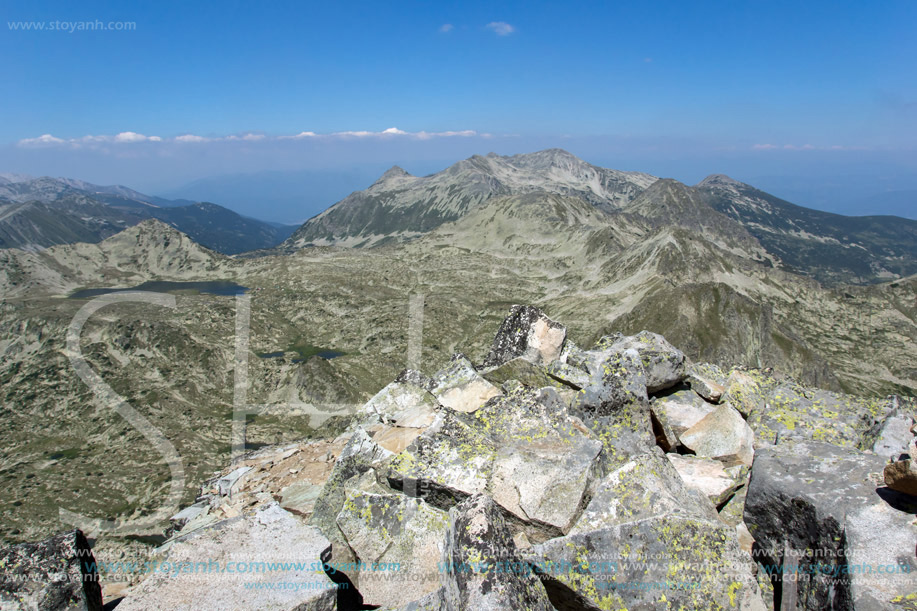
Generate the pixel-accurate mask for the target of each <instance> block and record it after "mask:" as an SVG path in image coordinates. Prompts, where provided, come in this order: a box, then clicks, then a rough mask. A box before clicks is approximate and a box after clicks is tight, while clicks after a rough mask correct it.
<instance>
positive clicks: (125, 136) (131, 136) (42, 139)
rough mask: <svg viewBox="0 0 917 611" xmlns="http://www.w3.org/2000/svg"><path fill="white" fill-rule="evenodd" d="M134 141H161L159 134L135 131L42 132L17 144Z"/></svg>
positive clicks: (61, 144)
mask: <svg viewBox="0 0 917 611" xmlns="http://www.w3.org/2000/svg"><path fill="white" fill-rule="evenodd" d="M134 142H162V138H160V137H159V136H145V135H143V134H138V133H137V132H121V133H119V134H115V135H114V136H107V135H104V136H92V135H90V136H83V137H82V138H70V139H67V140H65V139H63V138H56V137H54V136H52V135H51V134H44V135H43V136H39V137H38V138H25V139H23V140H20V141H19V146H42V145H46V146H64V145H67V146H72V147H74V148H79V147H80V146H83V145H95V144H105V143H117V144H125V143H128V144H129V143H134Z"/></svg>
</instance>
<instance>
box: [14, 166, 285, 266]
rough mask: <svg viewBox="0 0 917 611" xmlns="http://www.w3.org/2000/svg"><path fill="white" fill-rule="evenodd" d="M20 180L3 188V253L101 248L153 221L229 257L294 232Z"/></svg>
mask: <svg viewBox="0 0 917 611" xmlns="http://www.w3.org/2000/svg"><path fill="white" fill-rule="evenodd" d="M19 178H21V180H10V179H5V182H0V248H10V247H13V248H21V249H25V250H40V249H42V248H47V247H49V246H54V245H56V244H68V243H76V242H99V241H101V240H103V239H105V238H107V237H109V236H112V235H114V234H116V233H118V232H119V231H121V230H123V229H125V228H126V227H129V226H132V225H135V224H137V223H139V222H141V221H143V220H145V219H149V218H158V219H160V220H162V221H163V222H166V223H169V224H171V225H173V226H175V227H177V228H179V229H181V230H182V231H184V232H186V233H188V234H189V235H191V236H193V237H194V238H195V239H196V240H197V241H199V242H201V243H203V244H205V245H207V246H210V247H212V248H214V249H216V250H219V251H220V252H223V253H226V254H237V253H240V252H244V251H251V250H258V249H263V248H269V247H272V246H275V245H276V244H278V243H280V242H281V241H283V240H284V239H285V238H286V237H288V236H289V235H290V234H291V233H292V231H293V228H292V227H287V226H277V225H275V224H271V223H265V222H263V221H260V220H257V219H252V218H247V217H243V216H241V215H239V214H237V213H235V212H233V211H231V210H229V209H227V208H224V207H222V206H218V205H216V204H212V203H209V202H187V201H184V200H174V201H172V200H165V199H162V198H159V197H153V196H148V195H144V194H142V193H139V192H137V191H134V190H133V189H129V188H128V187H124V186H121V185H114V186H107V187H105V186H99V185H93V184H91V183H88V182H85V181H82V180H77V179H70V178H50V177H39V178H32V177H22V176H20V177H19Z"/></svg>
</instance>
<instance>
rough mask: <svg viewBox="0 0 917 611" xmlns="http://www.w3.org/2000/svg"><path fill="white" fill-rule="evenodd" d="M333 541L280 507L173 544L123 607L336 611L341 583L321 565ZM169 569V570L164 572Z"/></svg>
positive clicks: (127, 610) (137, 610)
mask: <svg viewBox="0 0 917 611" xmlns="http://www.w3.org/2000/svg"><path fill="white" fill-rule="evenodd" d="M329 545H330V542H329V541H328V539H326V538H325V537H324V536H323V535H322V534H321V533H320V532H319V531H318V529H317V528H315V527H312V526H306V525H305V524H303V523H302V522H301V521H300V520H298V519H297V518H296V517H294V516H293V515H292V514H290V513H288V512H286V511H284V510H283V509H281V508H280V506H278V505H276V504H272V505H268V506H265V507H263V508H262V509H260V510H259V511H258V512H257V513H255V514H254V515H249V516H244V517H240V518H236V519H232V520H226V521H224V522H220V523H218V524H216V525H214V526H212V527H209V528H205V529H202V530H200V531H197V532H195V533H194V534H192V535H190V536H188V537H187V538H185V539H183V540H180V541H176V542H174V543H173V544H172V545H171V546H170V547H169V549H168V551H167V553H166V555H165V557H164V558H163V559H162V560H161V561H160V564H159V567H161V568H162V569H163V570H161V571H160V570H157V571H155V572H153V573H152V574H151V575H150V576H149V577H147V578H146V579H145V580H144V581H142V582H141V583H140V584H139V585H137V586H135V587H133V588H131V590H130V591H129V592H128V595H127V596H126V598H125V599H124V600H123V601H122V602H121V604H120V605H118V609H120V610H122V611H159V610H161V609H170V610H176V611H179V610H187V611H192V610H195V611H197V610H200V609H236V610H240V611H241V610H246V609H251V610H252V611H261V610H265V611H266V610H278V611H279V610H289V611H292V610H296V611H307V610H308V611H332V610H334V609H335V608H336V600H337V590H336V585H335V584H334V582H332V581H331V580H330V579H329V578H328V577H327V576H326V575H325V573H324V571H323V570H322V568H321V554H322V552H323V551H325V550H326V549H327V548H328V546H329ZM165 569H168V570H165Z"/></svg>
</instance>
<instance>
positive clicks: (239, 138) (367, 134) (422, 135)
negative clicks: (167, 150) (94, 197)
mask: <svg viewBox="0 0 917 611" xmlns="http://www.w3.org/2000/svg"><path fill="white" fill-rule="evenodd" d="M472 136H481V137H490V134H478V132H476V131H474V130H471V129H466V130H457V131H443V132H428V131H419V132H408V131H405V130H403V129H398V128H397V127H389V128H388V129H384V130H382V131H378V132H374V131H368V130H350V131H340V132H330V133H327V134H319V133H316V132H313V131H302V132H299V133H298V134H294V135H283V136H266V135H264V134H259V133H251V132H249V133H245V134H233V135H229V136H222V137H213V138H207V137H204V136H198V135H196V134H182V135H181V136H175V137H174V138H161V137H159V136H145V135H143V134H138V133H137V132H130V131H128V132H121V133H119V134H116V135H114V136H110V135H98V136H92V135H90V136H83V137H82V138H70V139H63V138H57V137H55V136H52V135H51V134H44V135H42V136H39V137H37V138H24V139H22V140H20V141H19V142H18V144H19V146H22V147H36V146H70V147H73V148H79V147H81V146H87V147H98V146H101V145H105V144H111V145H123V144H133V143H138V142H156V143H163V144H165V143H169V142H172V143H178V144H197V143H204V142H260V141H266V142H270V141H278V140H302V139H305V138H315V139H324V140H331V139H352V138H411V139H416V140H429V139H431V138H468V137H472Z"/></svg>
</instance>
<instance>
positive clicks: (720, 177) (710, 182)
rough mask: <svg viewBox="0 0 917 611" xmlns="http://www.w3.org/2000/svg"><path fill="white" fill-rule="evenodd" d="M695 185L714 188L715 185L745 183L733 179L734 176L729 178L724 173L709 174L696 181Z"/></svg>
mask: <svg viewBox="0 0 917 611" xmlns="http://www.w3.org/2000/svg"><path fill="white" fill-rule="evenodd" d="M696 186H698V187H706V188H709V189H714V188H717V187H744V186H747V185H746V184H745V183H743V182H739V181H738V180H735V179H734V178H730V177H729V176H726V175H725V174H711V175H710V176H708V177H707V178H705V179H703V180H702V181H700V182H699V183H697V185H696Z"/></svg>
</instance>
